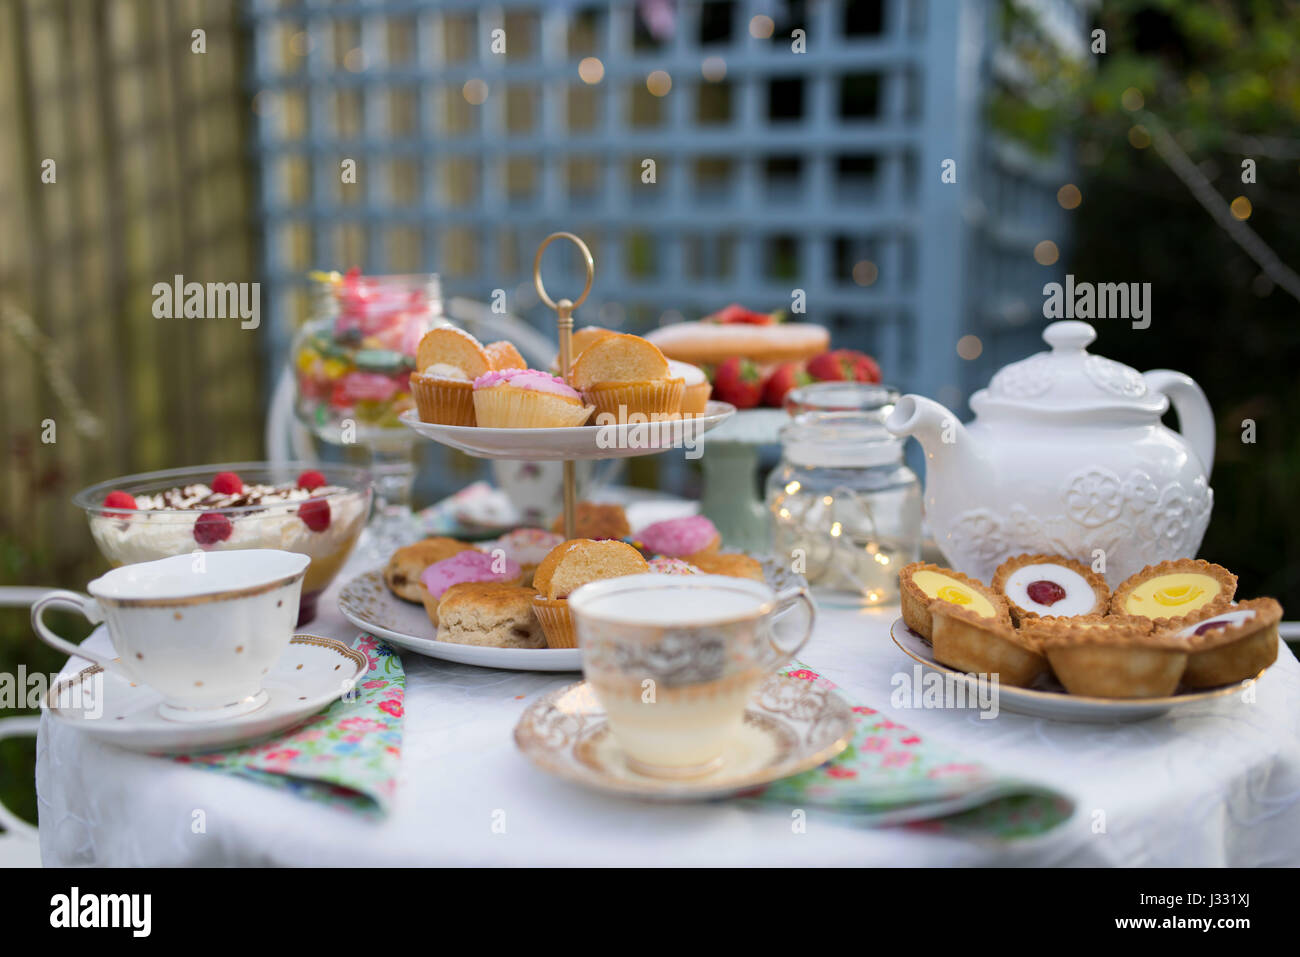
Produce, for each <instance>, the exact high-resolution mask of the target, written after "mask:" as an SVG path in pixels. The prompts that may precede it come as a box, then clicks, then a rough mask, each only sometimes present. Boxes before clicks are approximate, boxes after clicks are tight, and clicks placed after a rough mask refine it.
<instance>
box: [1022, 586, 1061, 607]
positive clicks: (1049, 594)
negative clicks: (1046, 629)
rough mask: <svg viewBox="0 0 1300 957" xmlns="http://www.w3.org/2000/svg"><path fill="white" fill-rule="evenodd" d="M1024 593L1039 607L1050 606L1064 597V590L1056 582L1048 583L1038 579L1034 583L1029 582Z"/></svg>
mask: <svg viewBox="0 0 1300 957" xmlns="http://www.w3.org/2000/svg"><path fill="white" fill-rule="evenodd" d="M1025 593H1026V594H1027V595H1029V597H1030V598H1031V599H1032V600H1033V601H1035V602H1037V603H1038V604H1040V605H1047V606H1049V607H1050V606H1052V605H1055V604H1056V603H1057V602H1058V601H1060V600H1061V599H1062V598H1064V597H1065V589H1064V588H1062V587H1061V586H1060V585H1058V584H1057V583H1056V582H1049V581H1047V580H1046V579H1040V580H1038V581H1036V582H1030V583H1029V584H1028V585H1027V586H1026V587H1025Z"/></svg>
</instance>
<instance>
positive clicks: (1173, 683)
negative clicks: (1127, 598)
mask: <svg viewBox="0 0 1300 957" xmlns="http://www.w3.org/2000/svg"><path fill="white" fill-rule="evenodd" d="M1021 634H1023V635H1025V636H1027V637H1028V638H1029V639H1030V640H1031V641H1033V642H1035V643H1036V644H1037V645H1038V646H1039V647H1040V648H1042V649H1043V653H1044V654H1045V655H1046V656H1047V660H1048V661H1049V662H1050V663H1051V666H1052V671H1054V672H1055V673H1056V677H1057V678H1058V679H1060V682H1061V684H1063V685H1065V690H1066V691H1068V692H1070V694H1076V695H1086V696H1088V697H1091V698H1164V697H1167V696H1169V695H1171V694H1173V693H1174V691H1176V690H1177V688H1178V682H1179V681H1180V680H1181V679H1182V676H1183V670H1184V668H1186V666H1187V649H1186V647H1184V645H1183V643H1182V642H1181V641H1180V640H1179V639H1177V638H1173V637H1171V636H1169V635H1158V634H1156V633H1155V632H1153V630H1152V626H1151V620H1150V619H1148V618H1143V617H1141V616H1138V615H1104V616H1103V615H1080V616H1078V617H1075V618H1033V619H1029V620H1027V621H1026V622H1025V626H1024V628H1022V629H1021Z"/></svg>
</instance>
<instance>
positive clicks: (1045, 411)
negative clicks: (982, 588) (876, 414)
mask: <svg viewBox="0 0 1300 957" xmlns="http://www.w3.org/2000/svg"><path fill="white" fill-rule="evenodd" d="M1043 338H1044V339H1045V340H1046V341H1047V343H1048V344H1049V345H1050V346H1051V347H1052V351H1051V352H1040V353H1037V354H1036V355H1033V356H1030V357H1029V358H1028V359H1024V360H1021V361H1020V362H1013V363H1011V364H1010V365H1008V366H1006V367H1005V368H1003V369H1002V370H1001V371H999V372H998V373H997V374H996V375H994V376H993V379H992V380H991V381H990V382H989V385H988V388H986V389H981V390H980V391H979V392H976V393H975V394H974V395H973V396H971V399H970V406H971V409H972V410H974V412H975V421H973V422H972V423H971V424H970V425H966V426H963V425H962V424H961V423H960V422H959V421H958V420H957V417H956V416H955V415H953V413H951V412H949V411H948V410H947V409H945V408H944V407H943V406H941V405H939V404H938V403H937V402H932V401H931V400H929V399H926V398H923V397H922V396H919V395H905V396H903V397H902V398H901V399H900V400H899V401H898V403H897V405H896V406H895V408H894V411H893V412H892V413H891V414H890V416H889V418H888V419H886V421H885V425H886V427H887V428H888V429H889V430H890V431H891V432H893V433H894V434H895V435H911V436H914V437H915V438H916V439H917V440H918V441H919V442H920V443H921V446H922V448H923V449H924V450H925V462H926V469H925V471H926V475H925V508H926V517H927V519H928V521H929V524H930V529H931V531H932V532H933V534H934V536H935V538H936V539H937V541H938V544H939V547H940V549H942V551H943V553H944V556H945V557H946V558H947V560H948V563H949V564H950V565H951V566H952V567H953V568H955V569H957V570H958V571H961V572H965V573H966V574H968V575H973V576H975V577H976V578H979V579H981V580H982V581H986V582H987V581H989V580H990V579H991V578H992V577H993V572H994V570H995V569H996V568H997V566H998V565H999V564H1000V563H1001V562H1002V561H1004V560H1005V559H1006V558H1008V557H1010V556H1012V555H1018V554H1021V553H1023V552H1043V553H1046V554H1056V555H1065V556H1067V557H1070V558H1074V559H1077V560H1079V561H1081V562H1083V563H1084V564H1086V565H1089V566H1092V567H1094V568H1096V569H1097V570H1098V571H1104V573H1105V576H1106V580H1107V581H1108V582H1110V584H1111V585H1112V587H1113V586H1115V585H1117V584H1118V583H1119V582H1121V581H1123V580H1124V579H1125V578H1127V577H1128V576H1129V575H1131V574H1133V573H1134V572H1136V571H1138V570H1140V569H1141V568H1142V566H1144V565H1148V564H1153V563H1155V562H1159V561H1164V560H1165V559H1172V558H1190V557H1193V556H1195V554H1196V551H1197V549H1198V548H1199V547H1200V544H1201V538H1202V536H1204V534H1205V529H1206V526H1207V525H1209V522H1210V510H1211V508H1212V506H1213V504H1214V493H1213V491H1212V490H1211V489H1210V486H1209V477H1210V468H1211V466H1212V464H1213V462H1214V415H1213V413H1212V412H1211V411H1210V404H1209V403H1208V402H1207V401H1206V399H1205V393H1203V392H1202V391H1201V388H1200V386H1198V385H1197V384H1196V383H1195V382H1194V381H1193V380H1192V379H1190V378H1189V377H1187V376H1185V375H1183V374H1182V373H1181V372H1170V371H1168V370H1163V369H1160V370H1155V371H1152V372H1147V373H1139V372H1137V371H1135V370H1133V369H1130V368H1129V367H1128V366H1126V365H1123V364H1122V363H1119V362H1115V361H1113V360H1111V359H1106V358H1103V357H1102V356H1098V355H1093V354H1091V353H1089V352H1087V351H1086V347H1087V346H1088V344H1089V343H1090V342H1092V341H1093V340H1094V339H1095V338H1097V333H1096V331H1095V330H1094V329H1093V328H1092V326H1090V325H1088V324H1087V323H1086V322H1075V321H1066V322H1054V323H1052V324H1051V325H1049V326H1048V327H1047V329H1046V330H1044V332H1043ZM1171 401H1172V402H1173V405H1174V410H1175V411H1176V412H1177V414H1178V424H1179V427H1180V428H1181V429H1182V433H1181V434H1179V433H1178V432H1174V431H1173V430H1171V429H1168V428H1166V427H1165V426H1163V425H1162V424H1161V422H1160V416H1161V415H1162V414H1163V413H1164V412H1165V411H1166V410H1167V409H1168V408H1169V403H1170V402H1171Z"/></svg>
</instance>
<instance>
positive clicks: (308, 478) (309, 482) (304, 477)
mask: <svg viewBox="0 0 1300 957" xmlns="http://www.w3.org/2000/svg"><path fill="white" fill-rule="evenodd" d="M324 484H325V476H323V475H321V474H320V473H319V472H317V471H316V470H315V469H309V470H308V471H306V472H303V473H302V474H301V475H299V476H298V487H299V488H301V489H306V490H307V491H308V492H310V491H312V490H313V489H318V488H320V487H321V486H322V485H324Z"/></svg>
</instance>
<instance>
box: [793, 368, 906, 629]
mask: <svg viewBox="0 0 1300 957" xmlns="http://www.w3.org/2000/svg"><path fill="white" fill-rule="evenodd" d="M878 391H879V390H878ZM837 407H838V408H841V409H843V408H845V406H844V405H842V404H841V405H839V406H837ZM813 408H816V406H815V405H814V406H813ZM890 408H892V405H881V406H880V407H879V408H858V409H856V410H853V411H833V412H831V411H805V412H800V413H799V414H797V415H795V416H794V417H793V418H791V420H790V421H789V422H788V423H787V424H786V425H785V426H784V427H782V429H781V447H782V456H781V462H780V464H779V465H778V466H777V467H776V468H775V469H773V470H772V473H771V474H770V475H769V476H768V479H767V506H768V508H769V509H770V510H771V513H772V538H773V543H772V544H773V552H774V553H775V554H776V555H777V556H779V557H781V558H787V557H788V558H789V559H790V561H791V562H792V566H791V567H793V568H794V569H795V570H796V571H802V572H803V574H804V575H805V577H806V578H807V579H808V583H809V584H810V585H811V586H812V587H813V589H814V590H815V592H816V594H817V597H818V600H820V601H824V602H828V603H832V604H840V605H881V604H885V603H888V602H893V601H896V600H897V598H898V569H899V568H901V567H902V566H903V565H905V564H907V563H908V562H912V561H916V560H917V558H918V557H919V556H920V548H921V484H920V482H919V480H918V479H917V477H916V473H914V472H913V471H912V470H911V469H909V468H908V467H907V466H906V465H905V464H903V441H902V440H901V439H898V438H895V437H894V436H893V435H891V434H890V433H889V432H888V431H887V430H886V429H885V426H884V422H883V420H884V416H885V415H886V414H888V412H889V410H890Z"/></svg>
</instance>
